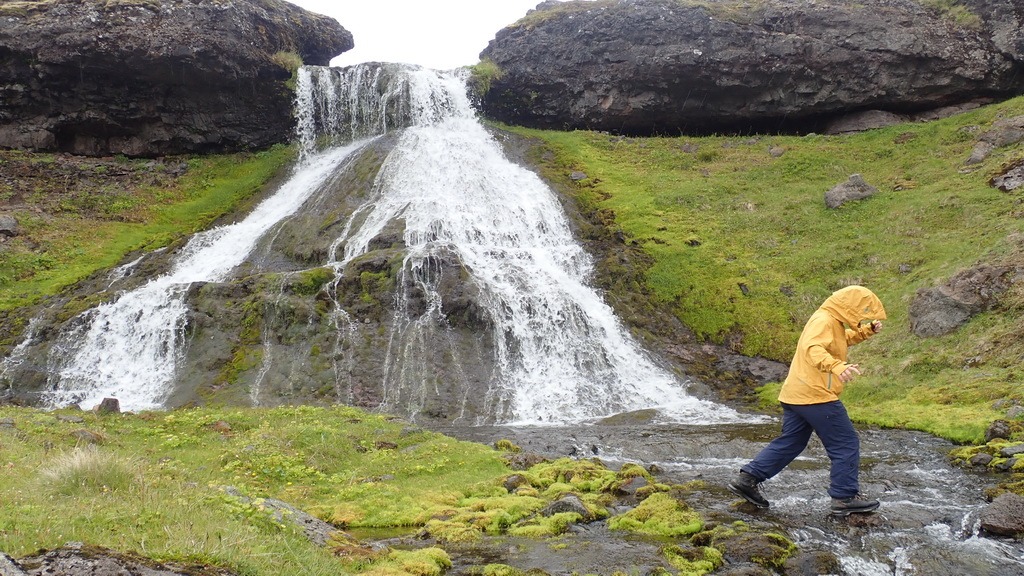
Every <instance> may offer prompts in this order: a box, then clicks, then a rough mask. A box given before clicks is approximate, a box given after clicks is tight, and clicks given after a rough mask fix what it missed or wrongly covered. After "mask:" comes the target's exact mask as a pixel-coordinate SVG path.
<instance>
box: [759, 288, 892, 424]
mask: <svg viewBox="0 0 1024 576" xmlns="http://www.w3.org/2000/svg"><path fill="white" fill-rule="evenodd" d="M866 320H885V308H883V307H882V301H881V300H879V299H878V296H875V294H874V292H872V291H871V290H868V289H867V288H865V287H863V286H847V287H846V288H842V289H840V290H836V291H835V292H833V293H832V295H831V296H829V297H828V299H827V300H825V302H824V303H823V304H822V305H821V306H820V307H819V308H818V309H817V310H816V311H815V312H814V314H812V315H811V318H810V319H809V320H808V321H807V324H806V325H805V326H804V331H803V332H802V333H801V334H800V341H799V342H797V345H796V354H795V355H794V356H793V362H792V363H791V364H790V366H789V375H788V376H787V377H786V381H785V382H784V383H783V384H782V391H781V392H779V401H780V402H784V403H786V404H801V405H804V404H822V403H825V402H832V401H834V400H838V399H839V394H841V393H842V391H843V382H842V380H840V379H839V375H840V374H842V373H843V371H844V370H846V367H847V366H849V363H847V361H846V357H847V356H846V352H847V349H848V348H849V347H850V346H852V345H854V344H857V343H858V342H863V341H864V340H866V339H867V338H869V337H870V336H872V335H873V334H874V331H873V330H872V328H871V325H870V324H868V325H865V326H861V322H863V321H866Z"/></svg>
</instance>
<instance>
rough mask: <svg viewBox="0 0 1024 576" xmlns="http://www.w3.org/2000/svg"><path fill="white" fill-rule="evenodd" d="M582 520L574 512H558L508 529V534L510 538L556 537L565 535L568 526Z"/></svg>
mask: <svg viewBox="0 0 1024 576" xmlns="http://www.w3.org/2000/svg"><path fill="white" fill-rule="evenodd" d="M582 519H583V517H582V516H580V515H579V514H577V513H575V512H559V513H558V514H552V515H551V516H539V517H534V518H533V519H531V520H530V521H528V522H524V523H521V524H517V525H515V526H512V527H510V528H509V530H508V533H509V534H510V535H512V536H526V537H530V538H541V537H546V536H557V535H559V534H563V533H565V531H566V530H567V529H568V528H569V526H571V525H572V524H575V523H577V522H579V521H580V520H582Z"/></svg>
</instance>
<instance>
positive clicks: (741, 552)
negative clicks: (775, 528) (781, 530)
mask: <svg viewBox="0 0 1024 576" xmlns="http://www.w3.org/2000/svg"><path fill="white" fill-rule="evenodd" d="M714 545H715V547H716V548H718V549H719V550H721V551H722V555H723V556H724V558H725V559H726V560H727V561H729V562H730V563H757V564H760V565H762V566H764V565H771V566H777V567H781V566H782V565H783V564H785V562H786V560H787V559H788V558H789V556H790V554H792V553H793V552H795V551H796V547H795V546H794V545H793V544H792V543H791V542H789V541H788V540H786V538H784V537H782V536H779V535H776V534H770V533H761V532H743V533H740V534H736V535H732V536H727V537H724V538H719V539H715V542H714Z"/></svg>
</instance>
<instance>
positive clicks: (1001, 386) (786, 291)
mask: <svg viewBox="0 0 1024 576" xmlns="http://www.w3.org/2000/svg"><path fill="white" fill-rule="evenodd" d="M1020 114H1024V98H1016V99H1013V100H1010V101H1007V102H1004V103H1001V104H996V105H992V106H987V107H984V108H981V109H978V110H975V111H972V112H969V113H966V114H962V115H958V116H955V117H951V118H947V119H944V120H940V121H935V122H930V123H908V124H902V125H898V126H893V127H889V128H884V129H879V130H872V131H869V132H865V133H860V134H855V135H844V136H822V135H809V136H805V137H798V136H758V137H724V136H714V137H706V138H691V137H678V138H622V137H618V136H614V135H609V134H606V133H598V132H587V131H576V132H553V131H540V130H528V129H515V130H516V131H518V132H520V133H522V134H524V135H527V136H531V137H536V138H540V139H542V140H543V141H544V142H545V144H546V146H547V147H548V148H549V149H550V150H551V151H552V152H553V154H550V155H548V158H549V160H547V161H546V162H545V163H543V164H542V171H543V172H544V173H545V175H546V176H547V177H548V178H549V179H551V180H552V181H554V182H556V183H559V182H560V183H562V184H561V185H562V186H564V187H566V188H569V189H570V190H572V193H574V194H575V195H576V197H577V198H578V200H579V201H580V202H581V204H582V205H583V206H584V207H586V208H596V209H602V210H610V211H612V212H613V213H614V215H615V218H614V224H613V225H614V226H618V227H621V229H622V231H624V232H625V233H626V235H627V236H628V237H629V239H630V241H634V242H637V243H639V244H640V245H641V246H642V247H643V249H644V250H645V251H646V252H647V253H649V254H650V255H651V256H653V258H654V264H653V266H652V267H651V268H650V269H649V270H648V273H647V278H646V280H647V287H648V288H649V289H650V290H651V291H652V292H653V294H654V296H655V298H656V299H657V300H658V301H659V302H660V303H661V304H663V305H664V306H667V307H669V308H670V309H671V310H672V311H673V312H674V313H675V315H676V316H677V317H678V318H679V319H680V320H681V321H682V322H684V323H685V324H686V325H687V326H689V327H691V328H692V329H693V330H694V331H695V332H696V333H697V335H698V336H699V337H700V338H702V339H704V340H706V341H709V342H714V343H720V344H728V345H730V346H731V347H733V348H734V349H736V350H737V351H739V352H742V353H744V354H747V355H760V356H765V357H769V358H773V359H776V360H779V361H783V362H788V360H789V358H790V356H791V355H792V350H793V347H794V345H795V343H796V339H797V337H798V335H799V332H800V330H801V328H802V327H803V323H804V322H805V321H806V319H807V318H808V317H809V316H810V314H811V313H812V312H813V311H814V310H815V309H816V308H817V307H818V306H819V305H820V303H821V302H822V301H823V300H824V299H825V298H826V297H827V296H828V295H829V294H830V293H831V292H832V291H833V290H836V289H838V288H840V287H843V286H845V285H848V284H853V283H859V284H863V285H866V286H868V287H870V288H871V289H873V290H874V291H875V292H876V293H877V294H878V295H879V296H880V297H881V299H882V301H883V302H884V304H885V306H886V310H887V311H888V314H889V320H888V321H887V322H886V327H885V330H884V331H883V333H882V335H880V336H879V337H876V338H874V339H872V340H871V341H869V342H867V343H864V344H862V345H860V346H858V347H856V348H854V349H853V350H852V352H851V357H852V358H853V359H854V360H855V361H857V362H859V363H861V365H862V367H864V368H865V369H866V374H865V376H864V377H862V378H860V379H858V380H857V381H855V382H854V383H853V385H851V386H849V387H848V389H847V390H848V391H847V392H846V393H845V396H844V399H845V400H847V401H848V404H849V405H850V409H851V413H852V414H853V415H854V417H855V418H858V419H859V420H860V421H862V422H869V423H874V424H879V425H884V426H900V427H907V428H914V429H921V430H926V431H929V432H932V433H935V434H938V435H940V436H944V437H947V438H951V439H954V440H957V441H974V440H979V439H980V438H981V436H982V435H983V432H984V429H985V427H986V426H987V425H988V423H989V422H991V420H992V419H994V418H997V417H1001V414H1000V413H999V412H997V411H996V410H993V409H992V408H991V404H992V401H993V400H994V399H997V398H1004V397H1012V398H1017V399H1021V398H1022V397H1024V394H1022V392H1021V391H1020V390H1021V388H1020V383H1021V380H1022V378H1021V374H1020V371H1019V369H1017V368H1016V366H1017V365H1018V364H1019V362H1020V360H1021V351H1020V350H1021V348H1020V336H1019V334H1020V333H1021V328H1022V317H1021V314H1020V311H1021V309H1024V297H1022V296H1021V295H1020V293H1019V291H1015V292H1013V293H1011V294H1009V295H1007V296H1006V297H1004V298H1003V304H1002V305H1001V307H1000V308H999V309H998V310H996V311H993V312H992V313H989V314H984V315H982V316H979V317H977V318H975V319H974V320H973V321H971V322H970V323H969V324H968V325H967V326H966V327H964V328H961V329H960V330H958V331H957V332H954V333H953V334H950V335H947V336H943V337H940V338H919V337H917V336H914V335H913V334H912V333H911V332H910V330H909V319H908V316H907V315H908V308H909V305H910V302H911V300H912V298H913V296H914V294H915V292H916V291H917V290H918V289H919V288H926V287H932V286H934V285H937V284H939V283H941V282H942V281H944V280H945V279H947V278H948V277H950V276H951V275H952V274H954V273H955V272H957V271H959V270H961V269H964V268H967V267H970V266H972V265H974V264H976V263H977V262H979V261H987V262H999V261H1003V260H1005V259H1014V261H1015V262H1017V263H1020V262H1021V261H1024V260H1022V258H1021V253H1022V246H1021V245H1020V236H1019V233H1020V232H1021V231H1022V230H1024V227H1022V223H1021V219H1020V216H1021V210H1020V200H1019V198H1018V196H1017V195H1014V194H1006V193H1003V192H1000V191H998V190H996V189H994V188H992V187H990V186H989V185H988V180H989V178H991V177H992V176H993V175H994V174H996V173H997V172H998V170H999V169H1000V168H1001V166H1003V165H1005V164H1007V163H1010V162H1012V161H1014V160H1016V159H1019V158H1021V157H1022V156H1024V145H1021V144H1017V145H1014V146H1010V147H1006V148H1001V149H997V150H996V151H995V152H994V153H993V154H992V155H991V156H990V157H989V158H988V159H987V160H986V161H985V162H984V163H983V164H981V165H979V166H977V167H976V169H972V170H965V169H964V168H965V167H964V160H966V158H967V157H968V156H969V155H970V153H971V149H972V148H973V146H974V143H975V135H976V134H978V133H980V132H981V131H983V130H985V129H987V128H988V127H989V126H990V125H991V123H992V122H993V121H994V120H996V119H997V118H1001V117H1009V116H1015V115H1020ZM974 127H976V128H974ZM772 147H780V148H782V149H784V151H785V152H784V153H783V154H782V155H781V156H778V157H775V156H773V155H771V154H769V153H768V151H769V149H770V148H772ZM573 170H579V171H582V172H584V173H586V174H587V176H588V178H587V179H585V180H582V181H580V182H578V183H575V184H572V183H569V180H568V177H567V175H568V174H569V172H570V171H573ZM855 173H856V174H861V175H862V176H863V177H864V179H865V180H866V181H867V182H868V183H870V184H872V185H874V186H876V187H877V188H878V189H879V193H878V194H877V195H875V196H873V197H872V198H869V199H866V200H862V201H859V202H855V203H851V204H847V205H845V206H843V207H841V208H839V209H837V210H829V209H827V208H826V207H825V204H824V194H825V192H826V191H827V190H829V189H830V188H831V187H833V186H834V185H836V184H838V183H840V182H843V181H845V180H846V179H847V178H848V177H849V176H850V175H851V174H855ZM1014 233H1017V234H1018V235H1017V236H1014ZM901 267H902V269H901ZM907 267H909V271H908V268H907ZM741 285H742V287H741ZM744 289H745V290H746V293H744Z"/></svg>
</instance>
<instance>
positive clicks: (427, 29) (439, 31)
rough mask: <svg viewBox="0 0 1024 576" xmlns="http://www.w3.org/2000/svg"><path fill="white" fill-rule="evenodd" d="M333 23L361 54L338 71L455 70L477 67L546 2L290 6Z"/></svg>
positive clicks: (350, 1)
mask: <svg viewBox="0 0 1024 576" xmlns="http://www.w3.org/2000/svg"><path fill="white" fill-rule="evenodd" d="M288 1H289V2H291V3H292V4H297V5H299V6H302V7H303V8H305V9H307V10H310V11H311V12H318V13H320V14H326V15H327V16H331V17H333V18H334V19H335V20H337V21H338V22H340V23H341V25H342V26H344V27H345V29H346V30H348V31H349V32H351V33H352V36H353V38H354V40H355V44H356V46H355V48H353V49H351V50H349V51H348V52H345V53H344V54H342V55H341V56H339V57H336V58H335V59H334V60H332V61H331V65H332V66H348V65H350V64H359V63H361V62H377V61H380V62H404V63H407V64H419V65H421V66H425V67H427V68H435V69H438V70H449V69H452V68H458V67H459V66H466V65H470V64H476V63H477V62H478V61H479V60H480V58H479V55H480V51H481V50H483V49H484V48H486V47H487V43H488V42H490V41H491V40H492V39H493V38H494V35H495V34H496V33H497V32H498V30H501V29H502V28H504V27H505V26H508V25H509V24H511V23H513V22H515V21H516V20H518V19H520V18H522V17H523V16H525V15H526V12H527V11H529V10H530V9H532V8H534V7H536V6H537V4H539V3H540V2H541V0H288Z"/></svg>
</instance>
